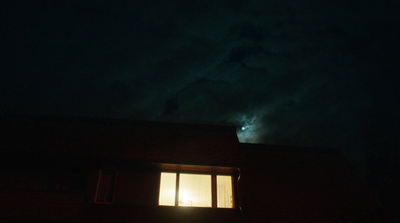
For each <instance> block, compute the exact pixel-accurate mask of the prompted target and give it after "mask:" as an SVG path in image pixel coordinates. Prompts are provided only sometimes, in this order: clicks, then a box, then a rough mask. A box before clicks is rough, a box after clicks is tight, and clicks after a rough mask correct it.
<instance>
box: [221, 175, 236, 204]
mask: <svg viewBox="0 0 400 223" xmlns="http://www.w3.org/2000/svg"><path fill="white" fill-rule="evenodd" d="M217 207H218V208H233V199H232V177H231V176H221V175H217Z"/></svg>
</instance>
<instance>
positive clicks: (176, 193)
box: [175, 173, 180, 206]
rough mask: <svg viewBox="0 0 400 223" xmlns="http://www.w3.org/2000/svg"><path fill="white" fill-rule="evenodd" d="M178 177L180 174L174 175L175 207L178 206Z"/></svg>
mask: <svg viewBox="0 0 400 223" xmlns="http://www.w3.org/2000/svg"><path fill="white" fill-rule="evenodd" d="M179 177H180V173H176V185H175V187H176V190H175V206H178V205H179Z"/></svg>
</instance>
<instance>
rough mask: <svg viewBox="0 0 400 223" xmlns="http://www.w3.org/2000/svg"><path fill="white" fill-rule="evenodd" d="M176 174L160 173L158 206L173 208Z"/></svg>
mask: <svg viewBox="0 0 400 223" xmlns="http://www.w3.org/2000/svg"><path fill="white" fill-rule="evenodd" d="M175 185H176V173H161V180H160V197H159V199H158V204H159V205H164V206H175V190H176V186H175Z"/></svg>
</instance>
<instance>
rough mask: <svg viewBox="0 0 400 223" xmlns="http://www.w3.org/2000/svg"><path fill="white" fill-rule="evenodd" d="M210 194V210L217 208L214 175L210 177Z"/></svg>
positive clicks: (215, 179) (215, 178)
mask: <svg viewBox="0 0 400 223" xmlns="http://www.w3.org/2000/svg"><path fill="white" fill-rule="evenodd" d="M211 193H212V194H211V200H212V208H217V177H216V175H215V174H212V175H211Z"/></svg>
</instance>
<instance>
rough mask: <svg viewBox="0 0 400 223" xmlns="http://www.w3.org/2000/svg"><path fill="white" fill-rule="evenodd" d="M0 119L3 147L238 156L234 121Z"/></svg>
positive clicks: (137, 155)
mask: <svg viewBox="0 0 400 223" xmlns="http://www.w3.org/2000/svg"><path fill="white" fill-rule="evenodd" d="M0 120H1V123H2V124H1V127H0V128H1V131H2V132H3V134H2V136H1V137H2V138H3V139H2V140H1V141H2V142H1V144H2V148H4V151H7V152H38V153H40V152H46V153H49V152H50V153H55V154H60V153H61V154H75V155H87V156H100V157H110V158H119V159H134V160H147V161H151V162H163V163H182V164H185V163H191V164H199V165H203V164H204V165H216V164H219V165H228V166H232V165H233V166H234V165H237V163H239V162H240V159H241V157H242V156H241V153H240V148H239V142H238V139H237V136H236V128H235V127H233V126H210V125H197V124H183V123H162V122H151V121H133V120H121V119H105V118H84V117H57V116H25V115H2V116H0Z"/></svg>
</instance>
